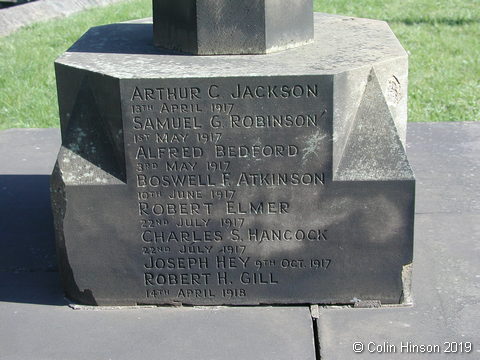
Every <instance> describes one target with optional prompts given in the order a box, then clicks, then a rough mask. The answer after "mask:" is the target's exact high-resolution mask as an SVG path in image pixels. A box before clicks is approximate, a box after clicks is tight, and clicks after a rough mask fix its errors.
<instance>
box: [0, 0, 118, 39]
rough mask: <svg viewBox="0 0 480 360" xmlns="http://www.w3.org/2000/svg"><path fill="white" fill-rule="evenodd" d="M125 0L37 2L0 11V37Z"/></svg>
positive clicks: (53, 0) (50, 0) (42, 0)
mask: <svg viewBox="0 0 480 360" xmlns="http://www.w3.org/2000/svg"><path fill="white" fill-rule="evenodd" d="M120 1H125V0H37V1H33V2H29V3H26V4H22V5H18V6H13V7H9V8H6V9H1V10H0V36H7V35H10V34H11V33H13V32H15V31H17V30H18V29H20V28H22V27H23V26H26V25H31V24H33V23H36V22H39V21H46V20H51V19H55V18H59V17H65V16H69V15H72V14H74V13H77V12H79V11H82V10H87V9H90V8H93V7H98V6H106V5H110V4H114V3H117V2H120Z"/></svg>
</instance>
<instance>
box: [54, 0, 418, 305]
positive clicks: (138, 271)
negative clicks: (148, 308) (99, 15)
mask: <svg viewBox="0 0 480 360" xmlns="http://www.w3.org/2000/svg"><path fill="white" fill-rule="evenodd" d="M307 2H308V1H306V2H305V4H306V3H307ZM162 3H163V1H162ZM273 3H275V4H277V5H278V3H277V2H273ZM165 4H169V2H168V3H167V2H166V3H165ZM198 4H199V5H200V4H202V2H199V3H198ZM296 4H297V5H298V4H300V2H298V3H296ZM201 8H202V7H201V6H200V8H199V11H200V10H201ZM302 9H303V10H302ZM257 10H259V12H261V9H257ZM270 10H272V9H270ZM273 10H274V9H273ZM277 10H278V9H277ZM202 11H203V10H202ZM299 11H300V13H304V12H305V9H304V6H302V7H301V8H300V10H299ZM207 13H208V12H207ZM267 13H268V14H267V15H268V16H267V17H268V18H269V19H270V18H271V17H272V16H273V14H275V12H270V11H268V12H267ZM198 16H199V19H198V21H200V22H202V21H205V19H204V18H203V17H202V16H200V15H198ZM232 16H233V15H232ZM312 17H313V16H312V15H311V12H310V20H312ZM268 22H269V21H268ZM314 22H315V41H314V42H310V38H311V37H309V36H300V38H301V39H306V40H308V42H310V43H309V44H307V45H304V46H302V47H297V48H293V49H289V50H285V51H283V52H275V53H269V54H266V55H218V56H192V55H186V54H178V53H176V52H172V51H169V50H162V49H157V48H155V47H154V46H153V40H152V36H153V35H152V24H151V23H150V21H149V20H148V19H146V20H138V21H133V22H128V23H120V24H111V25H106V26H100V27H96V28H93V29H91V30H89V31H88V32H87V33H86V34H85V35H84V36H82V37H81V38H80V39H79V40H78V41H77V42H76V43H75V44H74V45H73V46H72V47H71V48H70V49H69V50H68V51H67V52H66V53H64V54H63V55H62V56H60V57H59V58H58V59H57V60H56V63H55V69H56V75H57V89H58V99H59V108H60V121H61V129H62V140H63V141H62V147H61V149H60V152H59V155H58V159H57V166H56V167H55V170H54V175H53V177H52V202H53V210H54V218H55V228H56V235H57V236H56V237H57V248H58V254H59V266H60V272H61V275H62V280H63V283H64V288H65V290H66V292H67V294H68V295H69V296H70V297H71V298H72V299H75V300H76V301H79V302H81V303H84V304H87V305H137V304H140V305H142V304H143V305H145V304H160V305H162V304H163V305H165V304H170V305H261V304H264V305H273V304H275V305H278V304H318V303H321V304H353V303H355V302H358V301H360V300H363V301H365V300H368V301H374V302H380V303H382V304H399V303H408V302H409V294H410V289H409V284H410V272H411V265H412V253H413V226H414V224H413V223H414V221H413V219H414V198H415V179H414V176H413V172H412V170H411V168H410V165H409V163H408V159H407V156H406V153H405V139H406V121H407V111H406V110H407V106H406V105H407V84H408V81H407V74H408V70H407V69H408V59H407V54H406V52H405V50H404V49H403V48H402V46H401V45H400V43H399V42H398V40H397V39H396V37H395V35H394V34H393V33H392V31H391V30H390V28H389V27H388V25H387V24H386V23H385V22H383V21H377V20H369V19H358V18H349V17H342V16H334V15H327V14H318V13H317V14H315V16H314ZM277 25H280V24H276V25H275V26H273V29H272V28H267V29H264V31H265V32H266V36H267V38H269V39H271V36H270V35H271V33H272V32H273V33H275V29H277ZM218 26H219V27H220V28H223V25H222V24H218ZM200 28H202V27H200ZM287 28H288V27H287ZM310 28H311V26H308V29H310ZM308 29H305V32H306V33H309V32H310V30H308ZM277 30H279V29H277ZM287 30H288V29H287ZM307 30H308V31H307ZM281 33H282V32H281ZM269 34H270V35H269ZM284 35H285V37H286V38H290V37H291V36H293V35H294V34H291V33H290V32H288V31H286V33H285V34H284ZM282 37H283V35H282ZM229 39H230V38H229ZM295 39H296V37H294V38H293V40H292V41H293V43H295V41H296V40H295ZM230 40H231V39H230ZM294 40H295V41H294ZM227 42H228V41H227ZM279 44H281V42H280V43H278V42H274V43H273V44H270V45H271V46H277V45H279ZM270 45H269V46H270ZM252 46H253V45H252ZM253 47H254V48H256V46H253ZM248 49H250V48H248ZM230 51H233V50H231V49H230V50H228V51H227V53H231V52H230ZM248 51H250V50H248ZM252 51H253V50H252ZM258 51H260V50H258ZM265 51H267V50H265ZM268 51H269V50H268ZM268 51H267V52H268ZM255 52H256V51H255ZM200 53H202V54H203V53H204V51H200Z"/></svg>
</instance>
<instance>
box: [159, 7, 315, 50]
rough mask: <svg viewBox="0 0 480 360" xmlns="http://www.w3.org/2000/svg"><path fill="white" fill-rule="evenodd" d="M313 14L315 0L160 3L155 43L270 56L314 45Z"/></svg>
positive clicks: (161, 45)
mask: <svg viewBox="0 0 480 360" xmlns="http://www.w3.org/2000/svg"><path fill="white" fill-rule="evenodd" d="M312 11H313V2H312V0H282V1H276V0H229V1H224V0H179V1H175V2H172V1H169V0H154V1H153V22H154V27H153V28H154V42H155V45H157V46H159V47H162V48H166V49H171V50H178V51H182V52H187V53H191V54H199V55H217V54H265V53H269V52H274V51H279V50H285V49H288V48H292V47H297V46H301V45H305V44H307V43H309V42H312V40H313V15H312Z"/></svg>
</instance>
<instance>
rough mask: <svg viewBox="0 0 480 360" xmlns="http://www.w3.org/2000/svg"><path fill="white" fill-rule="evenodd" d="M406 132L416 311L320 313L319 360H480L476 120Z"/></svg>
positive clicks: (479, 137) (479, 142)
mask: <svg viewBox="0 0 480 360" xmlns="http://www.w3.org/2000/svg"><path fill="white" fill-rule="evenodd" d="M408 135H409V136H408V137H407V142H408V143H409V144H410V145H409V147H408V153H409V160H410V162H411V164H412V166H413V168H414V170H415V172H416V177H417V215H416V219H415V221H416V224H415V255H414V267H413V296H414V306H413V307H404V308H382V309H352V308H323V309H321V311H320V317H319V321H318V333H319V340H320V348H321V354H322V359H327V360H335V359H368V358H373V359H382V360H383V359H421V358H425V359H429V358H431V359H444V358H445V359H447V358H451V359H478V358H480V261H479V259H480V245H479V242H478V241H479V239H480V208H479V203H478V201H479V200H480V186H479V183H478V177H479V176H480V171H479V169H480V151H479V150H480V123H442V124H440V123H436V124H430V123H429V124H409V133H408ZM355 342H360V343H361V344H363V346H364V351H363V352H362V353H361V354H355V353H354V351H353V344H354V343H355ZM402 342H403V345H405V346H404V347H403V348H402ZM409 342H410V344H412V345H439V347H440V349H439V350H440V351H444V350H446V348H447V345H446V344H445V342H456V343H460V342H472V343H473V350H472V351H471V352H470V353H461V352H459V353H436V352H435V353H433V354H426V353H425V354H419V353H418V351H419V350H416V351H415V348H412V347H408V345H409ZM369 344H370V350H373V352H374V353H372V352H370V351H369ZM392 345H393V346H394V348H393V347H392ZM357 346H360V345H357ZM377 346H380V348H379V349H380V351H384V353H379V351H377ZM454 346H455V345H454ZM402 349H403V352H402ZM412 349H413V352H409V351H410V350H412ZM432 349H433V350H434V351H436V349H434V348H432Z"/></svg>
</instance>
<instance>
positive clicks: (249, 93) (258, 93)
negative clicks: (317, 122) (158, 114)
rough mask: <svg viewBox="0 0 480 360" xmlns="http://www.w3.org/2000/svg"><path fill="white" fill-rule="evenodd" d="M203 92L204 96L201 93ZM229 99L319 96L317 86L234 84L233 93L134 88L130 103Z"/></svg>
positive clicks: (211, 88)
mask: <svg viewBox="0 0 480 360" xmlns="http://www.w3.org/2000/svg"><path fill="white" fill-rule="evenodd" d="M204 92H205V95H206V96H205V95H203V93H204ZM225 92H226V94H225ZM225 96H227V97H230V98H231V99H266V98H267V99H288V98H313V97H319V96H320V89H319V87H318V85H317V84H295V85H281V84H280V85H267V84H260V85H243V84H236V85H235V86H234V88H233V91H228V90H227V91H224V90H223V89H222V88H221V87H220V86H218V85H210V86H209V87H208V88H207V89H206V91H202V89H201V88H199V87H149V88H139V87H137V86H136V87H135V89H134V90H133V93H132V97H131V100H132V101H151V100H168V101H177V100H200V99H203V98H207V97H208V98H210V99H218V98H222V97H225Z"/></svg>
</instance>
